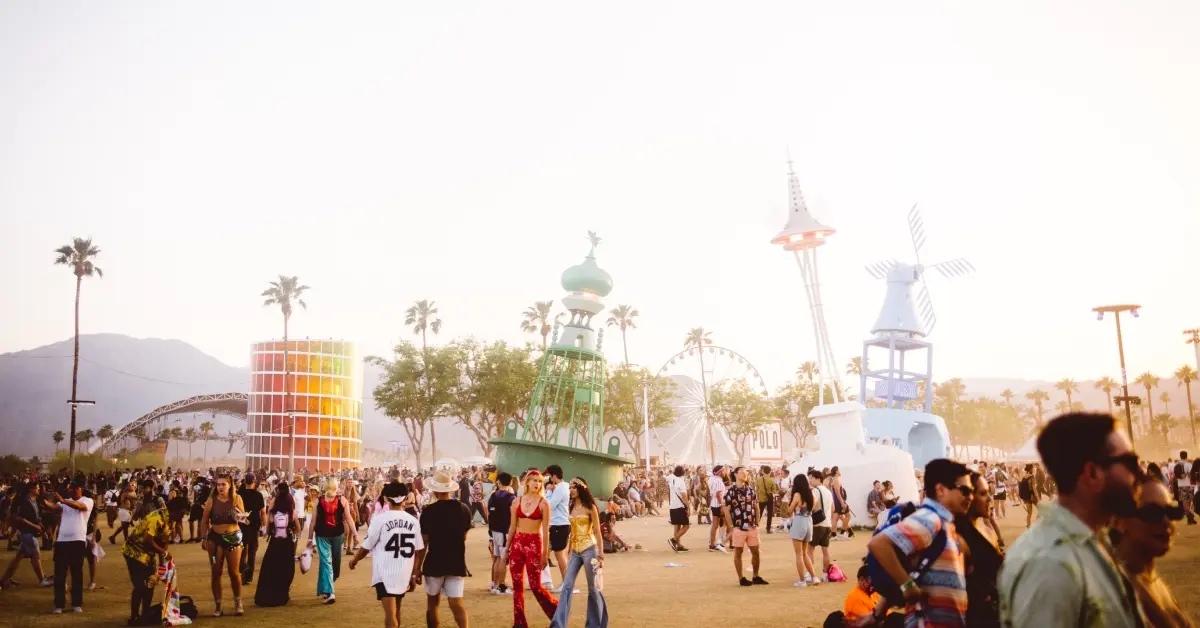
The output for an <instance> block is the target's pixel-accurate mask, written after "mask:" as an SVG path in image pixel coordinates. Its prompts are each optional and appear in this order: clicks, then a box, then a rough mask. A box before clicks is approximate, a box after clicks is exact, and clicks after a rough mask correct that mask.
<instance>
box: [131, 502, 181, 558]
mask: <svg viewBox="0 0 1200 628" xmlns="http://www.w3.org/2000/svg"><path fill="white" fill-rule="evenodd" d="M168 529H169V526H168V525H167V511H166V510H154V511H151V512H150V513H149V514H147V515H146V516H145V517H142V518H141V519H139V520H138V522H137V523H135V524H134V525H133V529H131V530H130V531H129V538H128V539H126V541H125V547H123V548H121V554H123V555H125V556H128V557H129V558H132V559H133V560H136V561H137V562H139V563H141V564H143V565H153V564H154V561H155V559H156V557H157V554H156V553H155V551H154V547H153V546H151V545H150V543H149V542H148V541H147V540H146V537H148V536H149V537H153V538H154V540H155V541H157V542H158V544H159V545H162V546H163V547H166V545H167V540H168V537H167V533H168Z"/></svg>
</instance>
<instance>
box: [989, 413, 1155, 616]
mask: <svg viewBox="0 0 1200 628" xmlns="http://www.w3.org/2000/svg"><path fill="white" fill-rule="evenodd" d="M1037 448H1038V453H1039V454H1040V455H1041V458H1042V463H1043V464H1044V465H1045V466H1046V469H1047V470H1048V472H1049V473H1050V476H1051V477H1052V478H1053V479H1054V481H1055V483H1056V484H1057V485H1058V489H1059V495H1058V499H1057V500H1056V501H1055V502H1053V503H1050V504H1046V505H1044V506H1042V507H1041V512H1040V513H1039V516H1038V520H1037V522H1036V523H1034V524H1033V527H1032V528H1030V529H1029V530H1028V531H1027V532H1025V534H1022V535H1021V536H1020V538H1018V539H1017V541H1016V543H1013V545H1012V548H1011V549H1010V550H1009V552H1008V556H1007V557H1006V558H1005V560H1004V567H1003V568H1002V569H1001V571H1000V582H999V589H1000V615H1001V620H1002V622H1003V624H1004V625H1005V626H1009V627H1013V628H1043V627H1045V626H1081V627H1084V626H1096V627H1099V626H1104V627H1112V628H1122V627H1131V628H1132V627H1140V626H1143V625H1145V623H1144V621H1143V619H1142V614H1141V609H1140V608H1139V607H1138V603H1137V598H1136V597H1135V596H1134V594H1133V589H1132V587H1131V586H1130V584H1129V581H1128V579H1127V578H1126V577H1125V575H1124V574H1123V573H1122V571H1121V570H1120V568H1119V567H1118V566H1117V563H1116V561H1115V560H1114V558H1113V554H1112V550H1111V548H1110V547H1109V546H1108V543H1107V541H1106V540H1105V538H1104V535H1103V534H1102V531H1103V529H1104V528H1105V527H1106V526H1107V525H1108V524H1109V522H1110V520H1111V519H1112V517H1113V516H1114V515H1119V514H1129V513H1132V512H1133V510H1134V508H1135V503H1134V499H1133V487H1134V481H1135V479H1136V478H1137V476H1138V475H1139V474H1140V472H1141V471H1140V469H1139V468H1138V457H1137V454H1136V453H1134V452H1133V450H1132V449H1131V448H1130V445H1129V440H1128V439H1126V438H1125V435H1124V434H1123V433H1121V432H1120V431H1118V430H1116V429H1115V422H1114V421H1113V418H1112V417H1111V416H1109V415H1105V414H1085V413H1072V414H1065V415H1062V416H1060V417H1058V418H1056V419H1054V420H1053V421H1051V422H1050V423H1049V424H1047V425H1046V427H1045V429H1043V430H1042V433H1041V434H1040V435H1038V440H1037Z"/></svg>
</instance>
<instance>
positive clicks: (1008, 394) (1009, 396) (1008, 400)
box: [1000, 388, 1017, 408]
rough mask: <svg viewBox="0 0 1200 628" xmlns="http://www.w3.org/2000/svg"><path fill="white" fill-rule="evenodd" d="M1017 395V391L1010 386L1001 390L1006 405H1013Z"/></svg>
mask: <svg viewBox="0 0 1200 628" xmlns="http://www.w3.org/2000/svg"><path fill="white" fill-rule="evenodd" d="M1016 396H1017V393H1015V392H1013V391H1012V390H1011V389H1009V388H1005V389H1004V390H1002V391H1000V398H1001V399H1003V400H1004V405H1006V406H1008V407H1010V408H1011V407H1012V400H1013V397H1016Z"/></svg>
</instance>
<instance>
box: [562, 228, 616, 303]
mask: <svg viewBox="0 0 1200 628" xmlns="http://www.w3.org/2000/svg"><path fill="white" fill-rule="evenodd" d="M588 237H589V238H590V239H591V241H592V249H591V250H590V251H588V255H587V258H585V259H584V260H583V263H581V264H576V265H574V266H572V267H570V268H568V269H566V270H564V271H563V274H562V287H563V289H564V290H568V291H570V292H587V293H591V294H594V295H596V296H599V297H604V296H608V293H609V292H612V289H613V281H612V275H609V274H608V271H606V270H604V269H603V268H600V267H599V266H597V265H596V245H597V244H599V243H600V238H599V237H597V236H596V234H595V233H592V232H590V231H589V232H588Z"/></svg>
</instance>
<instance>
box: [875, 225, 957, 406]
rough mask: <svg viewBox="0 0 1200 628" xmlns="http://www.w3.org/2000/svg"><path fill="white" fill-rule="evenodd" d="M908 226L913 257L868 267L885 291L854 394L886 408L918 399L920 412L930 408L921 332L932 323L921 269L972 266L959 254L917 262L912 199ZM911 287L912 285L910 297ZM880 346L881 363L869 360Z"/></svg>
mask: <svg viewBox="0 0 1200 628" xmlns="http://www.w3.org/2000/svg"><path fill="white" fill-rule="evenodd" d="M908 228H909V233H910V235H911V236H912V245H913V257H914V259H913V262H914V263H912V264H906V263H902V262H898V261H896V260H894V259H893V260H888V261H885V262H878V263H875V264H872V265H870V266H868V267H867V272H869V273H870V274H871V276H873V277H875V278H876V279H886V280H887V294H886V296H885V297H884V300H883V307H882V308H881V309H880V311H879V318H878V319H876V321H875V325H874V326H873V327H872V329H871V334H872V336H871V337H870V338H868V339H867V340H866V341H864V342H863V353H862V368H861V374H860V375H859V399H862V400H864V401H865V400H866V399H868V396H867V395H868V394H870V395H871V396H873V397H874V398H876V399H883V400H884V401H885V404H886V407H888V408H902V407H903V406H904V404H905V403H906V402H908V401H913V400H918V399H919V400H920V404H921V407H922V408H923V410H924V412H926V413H929V412H930V411H931V410H932V408H933V380H932V378H933V344H932V343H930V342H929V341H928V340H926V337H927V336H928V335H929V333H930V332H931V331H932V330H933V328H934V326H935V325H936V324H937V316H936V315H935V313H934V310H933V302H932V301H931V299H930V297H929V287H928V285H927V284H926V283H925V275H926V273H927V272H928V271H930V270H934V271H937V272H938V273H939V274H941V275H942V276H943V277H959V276H962V275H966V274H969V273H971V272H973V271H974V270H975V267H974V266H972V265H971V263H970V262H968V261H967V260H965V259H962V258H957V259H952V260H947V261H945V262H940V263H937V264H932V265H929V266H925V265H922V264H921V249H922V248H924V246H925V225H924V223H923V222H922V220H921V214H920V213H919V212H918V211H917V206H916V205H913V207H912V209H911V210H909V212H908ZM914 287H916V289H917V290H916V292H917V294H916V298H915V299H914V298H913V288H914ZM918 313H919V314H918ZM880 350H882V352H884V354H885V356H886V360H887V366H886V368H879V367H875V366H874V365H873V364H872V361H871V357H872V354H878V353H880ZM910 352H919V353H923V355H918V356H917V358H918V360H917V361H920V358H921V357H923V358H924V360H923V362H924V368H923V369H918V367H917V365H916V364H914V360H913V359H911V358H910V356H909V353H910ZM874 364H879V361H876V362H875V363H874Z"/></svg>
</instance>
